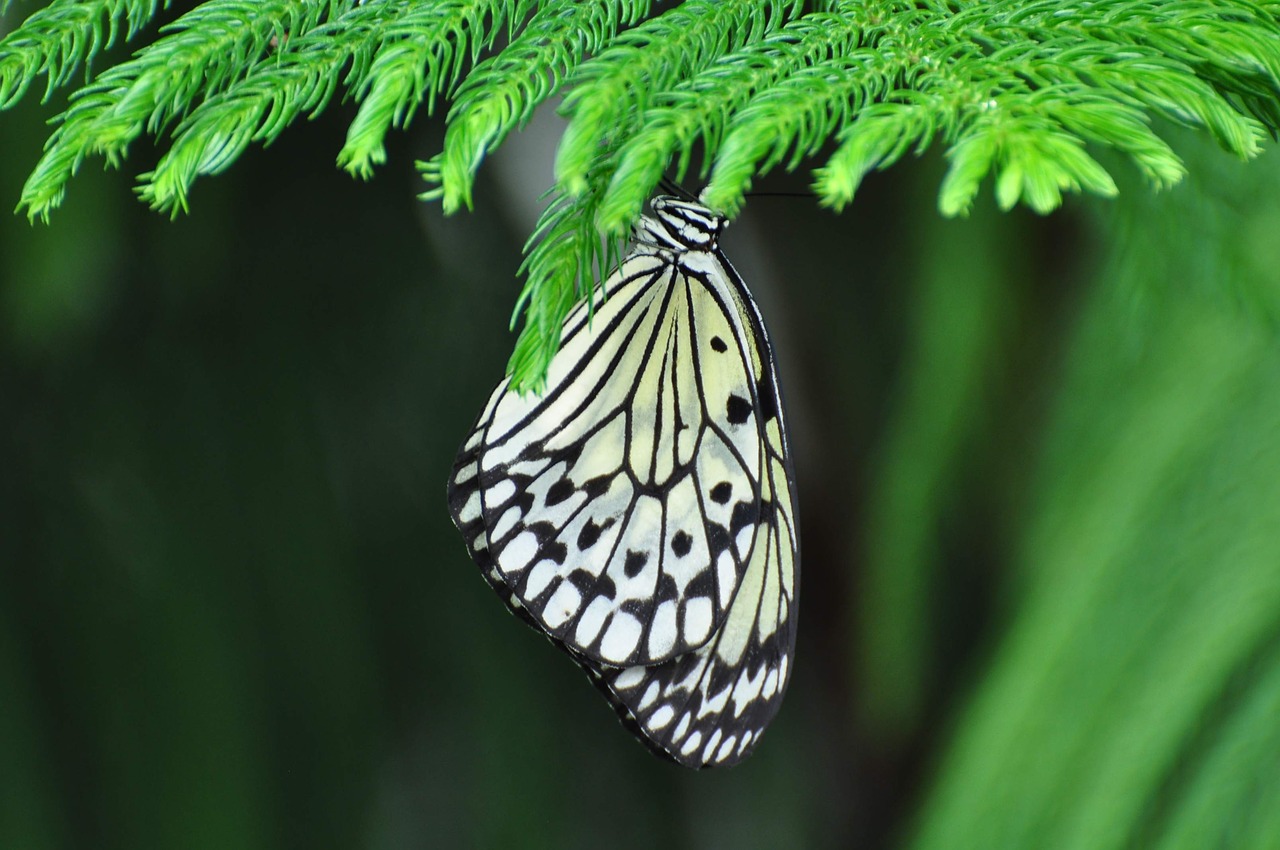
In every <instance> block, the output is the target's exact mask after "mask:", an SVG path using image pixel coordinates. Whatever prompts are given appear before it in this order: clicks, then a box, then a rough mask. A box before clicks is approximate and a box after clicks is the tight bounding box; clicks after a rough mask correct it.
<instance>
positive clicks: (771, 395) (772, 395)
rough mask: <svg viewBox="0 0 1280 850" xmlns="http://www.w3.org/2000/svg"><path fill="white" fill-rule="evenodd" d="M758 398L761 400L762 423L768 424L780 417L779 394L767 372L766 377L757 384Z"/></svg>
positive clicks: (766, 371)
mask: <svg viewBox="0 0 1280 850" xmlns="http://www.w3.org/2000/svg"><path fill="white" fill-rule="evenodd" d="M756 397H757V398H759V399H760V421H761V422H768V421H769V420H771V419H774V418H776V417H777V415H778V393H777V391H776V390H775V389H774V387H773V381H772V380H770V378H769V371H768V370H767V369H766V370H765V377H763V378H761V379H760V380H759V381H757V382H756Z"/></svg>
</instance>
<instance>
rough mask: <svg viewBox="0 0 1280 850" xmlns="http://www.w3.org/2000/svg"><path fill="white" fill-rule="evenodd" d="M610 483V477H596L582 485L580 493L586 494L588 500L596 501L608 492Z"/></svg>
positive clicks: (611, 479)
mask: <svg viewBox="0 0 1280 850" xmlns="http://www.w3.org/2000/svg"><path fill="white" fill-rule="evenodd" d="M611 483H613V476H612V475H597V476H596V477H595V478H592V479H589V480H588V481H587V482H586V483H584V484H583V485H582V492H584V493H586V494H587V498H588V499H598V498H600V497H601V496H603V495H604V494H605V493H607V492H609V485H610V484H611Z"/></svg>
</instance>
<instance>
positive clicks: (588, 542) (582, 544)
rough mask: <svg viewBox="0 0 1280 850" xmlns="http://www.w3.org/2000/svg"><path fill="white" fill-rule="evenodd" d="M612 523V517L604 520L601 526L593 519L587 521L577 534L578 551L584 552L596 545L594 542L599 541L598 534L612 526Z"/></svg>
mask: <svg viewBox="0 0 1280 850" xmlns="http://www.w3.org/2000/svg"><path fill="white" fill-rule="evenodd" d="M613 522H614V520H613V517H610V518H609V519H607V520H605V521H604V523H603V524H601V525H597V524H596V521H595V520H593V519H589V520H587V522H586V524H585V525H583V526H582V530H581V531H579V532H578V551H580V552H585V551H586V550H588V549H590V548H591V547H592V546H594V545H596V541H598V540H599V539H600V533H601V532H602V531H604V530H605V529H607V528H608V527H609V526H611V525H613Z"/></svg>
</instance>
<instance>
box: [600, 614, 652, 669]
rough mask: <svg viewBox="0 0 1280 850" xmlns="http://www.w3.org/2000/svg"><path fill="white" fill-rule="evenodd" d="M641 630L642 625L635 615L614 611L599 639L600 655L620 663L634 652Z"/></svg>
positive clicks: (642, 628)
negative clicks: (602, 635)
mask: <svg viewBox="0 0 1280 850" xmlns="http://www.w3.org/2000/svg"><path fill="white" fill-rule="evenodd" d="M643 632H644V626H643V625H641V623H640V621H639V620H637V619H636V618H635V617H633V616H631V615H630V614H628V613H627V612H625V611H618V612H616V613H615V614H614V615H613V620H612V621H611V622H610V623H609V627H608V628H607V629H605V633H604V637H603V638H602V639H601V640H600V656H601V657H602V658H604V660H606V661H612V662H614V663H617V664H621V663H622V662H624V661H626V660H627V659H628V658H630V657H631V653H633V652H635V649H636V644H638V643H639V642H640V635H641V634H642V633H643Z"/></svg>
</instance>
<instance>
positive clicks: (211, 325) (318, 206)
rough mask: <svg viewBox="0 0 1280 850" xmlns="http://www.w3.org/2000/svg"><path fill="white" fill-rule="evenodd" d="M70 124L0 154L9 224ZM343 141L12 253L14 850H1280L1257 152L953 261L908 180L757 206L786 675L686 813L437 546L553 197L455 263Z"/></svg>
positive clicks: (36, 131) (426, 221) (1264, 282)
mask: <svg viewBox="0 0 1280 850" xmlns="http://www.w3.org/2000/svg"><path fill="white" fill-rule="evenodd" d="M53 111H54V110H53V108H52V107H40V106H38V105H37V104H34V103H24V104H22V105H21V106H20V107H19V108H17V109H15V110H12V111H10V112H8V113H6V114H4V115H0V126H2V127H3V138H4V148H3V150H4V154H5V156H4V157H3V158H2V159H0V198H7V199H8V200H9V204H10V205H14V204H16V200H17V197H18V194H19V188H20V186H21V183H22V180H23V179H24V178H25V176H26V173H27V171H28V170H29V168H30V167H31V165H33V164H34V162H35V161H36V159H37V157H38V155H39V150H40V145H41V143H42V142H43V139H44V137H45V133H46V132H47V130H46V128H45V127H44V126H43V124H42V122H43V121H44V120H45V119H47V118H48V116H49V115H51V114H53ZM349 119H350V114H348V113H345V112H342V111H340V110H331V111H330V112H329V113H327V114H326V116H325V117H324V118H323V119H322V120H319V121H316V122H314V123H312V124H309V125H306V126H299V127H296V128H294V129H293V130H291V131H290V132H289V133H287V134H286V136H285V138H284V140H283V141H282V143H281V144H278V145H276V146H274V147H273V148H271V149H269V150H266V151H263V150H256V149H255V150H253V151H251V153H250V154H249V155H247V156H246V157H245V158H244V159H242V160H241V161H240V162H239V163H237V164H236V166H235V167H234V168H233V169H232V170H231V172H230V173H228V174H226V175H224V176H222V177H219V178H216V179H212V180H207V181H204V182H203V183H202V184H200V186H199V187H198V188H197V191H196V194H195V196H194V198H193V207H192V211H191V213H190V214H189V215H187V216H185V217H183V218H180V219H178V220H177V221H173V222H170V221H168V220H166V219H164V218H161V217H159V216H156V215H154V214H152V213H149V212H148V211H147V210H146V209H145V208H144V207H142V206H141V205H140V204H138V203H137V202H136V201H135V200H134V199H133V197H132V193H131V191H130V185H131V181H130V175H132V174H136V173H137V172H139V171H142V170H145V169H146V167H147V166H148V164H149V163H150V162H151V161H153V160H154V154H153V152H151V151H148V150H146V149H143V148H139V149H136V150H134V151H133V152H132V157H131V159H130V161H129V162H128V163H127V166H128V167H127V170H126V173H124V174H116V173H105V174H104V173H102V172H101V171H100V170H99V169H98V165H99V163H96V162H90V163H87V164H86V167H85V168H84V169H82V173H81V175H80V176H79V177H78V178H77V179H76V180H75V181H73V182H72V184H71V191H70V195H69V197H68V200H67V203H66V205H65V207H64V209H63V210H61V211H60V212H59V213H58V214H57V215H56V216H55V218H54V220H53V223H52V225H51V226H48V227H45V226H31V225H28V224H27V223H26V222H25V221H24V220H22V219H21V218H17V217H13V216H9V217H0V847H4V848H62V847H75V848H79V847H94V848H137V847H186V848H200V847H208V848H227V847H237V848H239V847H245V848H254V847H264V848H265V847H298V848H303V847H306V848H315V847H369V848H411V847H421V848H435V847H446V848H447V847H477V848H488V847H547V848H598V847H610V848H633V847H634V848H652V847H671V848H686V847H687V848H756V847H758V848H809V847H812V848H843V847H866V848H887V847H916V848H935V847H936V848H952V847H960V848H968V847H972V848H1000V847H1010V848H1019V847H1031V846H1035V847H1041V848H1044V847H1055V848H1087V850H1102V849H1103V848H1111V847H1115V848H1122V847H1161V848H1183V847H1185V848H1208V847H1232V848H1249V847H1257V848H1265V847H1271V848H1274V847H1277V846H1280V349H1278V346H1277V329H1276V319H1277V317H1280V238H1278V236H1280V160H1277V158H1276V156H1275V154H1274V152H1271V153H1269V154H1268V155H1267V156H1265V157H1263V159H1262V160H1260V161H1259V162H1256V163H1252V164H1248V165H1245V164H1241V163H1236V162H1234V161H1231V160H1230V159H1228V157H1227V156H1226V155H1225V154H1222V153H1220V152H1218V151H1216V150H1212V149H1208V148H1207V147H1205V145H1204V143H1203V142H1202V141H1201V140H1200V139H1199V138H1198V137H1194V136H1191V135H1185V134H1178V133H1173V132H1172V131H1170V133H1171V137H1172V138H1174V139H1175V141H1176V144H1177V148H1178V150H1179V152H1180V153H1182V154H1183V155H1184V156H1186V157H1187V159H1188V162H1189V164H1190V166H1191V170H1192V177H1191V178H1190V179H1188V180H1187V181H1186V182H1185V183H1184V184H1183V185H1182V186H1180V187H1178V188H1176V189H1175V190H1172V191H1168V192H1164V193H1159V194H1156V193H1152V192H1151V191H1149V190H1148V189H1147V188H1146V187H1144V186H1142V185H1140V184H1139V183H1138V182H1137V181H1136V179H1134V175H1133V174H1132V172H1131V171H1130V170H1128V169H1127V167H1126V166H1125V165H1124V164H1123V163H1115V164H1114V169H1113V170H1114V172H1115V173H1116V175H1117V177H1118V178H1120V182H1121V184H1122V195H1121V197H1120V199H1119V200H1117V201H1114V202H1109V203H1103V202H1092V201H1080V200H1076V201H1073V202H1071V203H1070V204H1069V205H1068V207H1067V208H1066V209H1064V210H1062V211H1060V212H1059V213H1057V214H1055V215H1053V216H1051V217H1048V218H1037V217H1034V216H1031V215H1029V214H1026V213H1024V212H1022V211H1015V212H1014V213H1011V214H1008V215H1002V214H999V213H998V212H996V211H995V210H994V209H993V208H992V205H991V204H990V203H986V204H984V205H983V206H982V207H980V208H979V209H978V210H976V211H975V212H974V214H973V215H972V216H971V217H970V218H968V219H966V220H959V221H943V220H941V219H940V218H939V217H938V216H937V214H936V212H935V206H934V204H935V193H936V188H937V186H938V181H939V178H940V175H941V173H942V168H943V165H944V164H943V163H942V162H940V161H938V160H935V159H928V158H926V159H925V160H923V161H919V162H913V163H910V164H908V165H906V166H904V167H900V168H896V169H894V170H893V171H892V172H891V173H889V174H887V175H880V176H877V177H875V178H873V179H872V180H870V181H869V183H868V185H867V187H866V189H865V190H864V193H863V196H862V197H860V199H859V202H858V203H857V204H856V205H855V207H854V209H853V210H851V211H850V212H849V213H847V214H845V215H842V216H834V215H832V214H829V213H827V212H824V211H820V210H818V209H817V208H816V206H815V205H814V204H813V203H812V202H811V201H808V200H805V199H785V198H757V199H753V200H752V202H751V203H750V204H749V207H748V209H747V211H746V212H745V214H744V215H743V216H742V218H741V219H740V220H739V221H738V222H737V223H735V225H734V227H733V229H732V230H731V232H730V235H729V237H728V238H727V240H726V250H727V252H728V253H729V255H730V256H731V257H733V258H734V260H735V263H736V264H737V266H738V268H739V271H741V272H742V274H743V276H744V277H745V278H746V279H747V280H748V281H749V282H750V283H751V284H752V286H753V288H754V290H755V292H756V295H757V296H758V298H759V300H760V301H761V303H762V305H763V309H764V311H765V315H766V316H767V317H768V319H769V321H770V324H771V328H772V331H773V334H774V336H775V341H776V343H777V345H778V348H779V356H780V358H781V359H782V366H783V370H784V374H783V380H784V384H785V388H786V391H787V396H788V401H789V403H790V414H791V421H792V432H793V433H792V439H793V443H794V451H795V454H796V458H797V464H798V477H799V487H800V506H801V519H802V522H801V532H802V538H803V548H802V554H803V562H802V563H803V566H802V569H803V593H802V597H801V599H802V605H801V621H800V622H801V626H800V628H801V637H800V645H799V650H798V658H797V666H796V676H795V679H794V683H793V686H792V689H791V691H790V694H789V696H788V699H787V702H786V704H785V706H784V708H783V710H782V712H781V713H780V715H779V717H778V719H777V721H776V722H775V724H774V726H773V728H772V729H771V731H770V732H769V734H768V736H767V737H766V739H765V741H764V743H763V744H762V746H761V747H760V749H759V750H758V751H757V753H756V755H755V756H753V757H752V758H751V759H750V760H749V761H748V762H747V763H745V764H744V765H742V766H741V767H738V768H735V769H732V770H726V771H721V772H715V771H711V772H703V773H690V772H687V771H684V770H682V769H680V768H677V767H674V766H671V765H668V764H666V763H663V762H660V761H658V760H656V759H655V758H653V757H652V756H651V755H649V753H648V752H647V751H646V750H645V749H644V748H643V747H642V746H641V745H639V744H638V743H636V742H635V741H634V740H633V739H632V738H631V737H630V736H629V735H628V734H626V733H625V732H624V731H623V730H622V729H621V728H620V727H619V725H618V724H617V722H616V721H615V720H614V718H613V715H612V712H611V711H609V709H608V708H607V706H606V705H605V704H604V702H603V701H602V700H601V699H600V698H599V697H598V696H597V695H596V694H595V693H594V690H593V688H592V687H591V685H590V684H589V683H588V682H587V680H586V679H585V677H583V676H582V675H581V673H580V672H579V671H578V670H577V668H576V667H575V665H574V664H572V662H571V661H570V660H569V659H568V658H566V657H563V656H561V655H560V654H559V653H556V652H554V651H553V650H552V649H551V648H550V647H549V646H548V645H547V644H546V642H545V641H544V640H542V639H541V638H540V637H538V636H537V635H536V634H534V633H533V632H532V631H530V630H528V629H526V628H525V627H524V626H523V625H521V624H520V623H519V622H518V621H517V620H515V619H514V618H512V617H510V616H509V615H508V614H507V613H506V611H505V608H504V606H503V605H502V604H501V603H500V602H499V601H498V600H497V599H495V598H493V596H492V594H491V592H490V591H489V590H488V588H487V587H486V586H485V584H484V582H483V581H481V580H480V578H479V576H478V575H477V574H476V571H475V569H474V567H473V566H472V565H471V563H470V562H469V561H468V559H467V556H466V553H465V551H464V548H463V545H462V541H461V539H460V537H459V536H458V534H457V533H456V532H455V530H454V529H453V527H452V525H451V524H450V522H449V519H448V515H447V512H446V510H445V504H444V482H445V479H446V476H447V474H448V470H449V468H450V465H451V462H452V459H453V454H454V451H455V450H456V448H457V445H458V443H459V442H460V440H461V438H462V437H463V435H464V434H465V432H466V431H467V429H468V427H469V426H470V424H471V421H472V419H473V417H474V416H475V414H476V413H477V412H478V410H479V408H480V405H481V404H482V403H483V401H484V399H485V398H486V397H487V395H488V392H489V391H490V389H491V387H492V385H493V384H494V383H495V382H496V381H497V379H498V378H499V377H500V376H501V374H502V370H503V366H504V363H505V360H506V357H507V355H508V354H509V350H510V346H511V343H512V340H513V337H512V336H511V335H510V334H508V333H507V332H506V331H505V325H506V320H507V316H508V314H509V311H510V308H511V306H512V304H513V303H514V300H515V296H516V293H517V292H518V287H519V282H518V280H517V279H516V278H515V274H514V273H515V269H516V267H517V266H518V264H519V261H520V252H519V248H520V245H521V243H522V242H523V240H524V239H525V237H526V235H527V233H528V230H529V227H530V222H529V221H528V220H527V216H521V215H518V214H517V212H516V211H515V206H514V205H513V204H512V203H511V201H510V199H511V197H512V196H513V195H520V194H521V193H523V196H524V197H525V198H526V203H527V201H528V198H529V197H531V196H532V193H533V192H536V191H537V190H538V189H540V188H542V187H544V186H545V185H547V184H548V183H549V181H550V175H549V172H547V173H543V171H545V163H542V162H541V161H539V165H538V169H543V170H538V169H534V168H532V167H531V168H530V169H528V170H529V171H530V173H531V174H532V177H530V178H529V181H528V183H527V184H520V185H516V183H515V182H513V181H512V180H510V179H508V178H507V177H504V175H509V174H511V173H518V172H519V171H520V166H521V164H522V162H521V160H520V157H521V156H522V154H520V153H516V154H514V155H513V156H514V157H515V159H508V160H507V163H506V166H505V167H503V168H495V169H489V170H487V171H486V172H485V176H486V177H487V178H488V182H487V183H484V184H483V185H482V188H481V191H480V193H479V195H478V198H477V209H476V211H475V212H474V214H471V215H462V216H457V217H455V218H452V219H445V218H443V217H442V216H441V215H440V213H439V210H438V208H436V207H434V206H432V205H428V204H423V203H420V202H418V201H416V200H415V199H414V193H415V192H416V191H418V190H419V188H420V187H419V185H418V182H417V179H416V177H415V176H414V174H413V171H412V166H411V163H412V160H413V158H414V157H415V156H418V157H421V156H424V155H425V154H427V153H429V152H431V151H432V150H435V149H438V146H439V141H440V140H439V127H438V126H437V125H435V124H432V123H431V122H430V121H427V120H425V119H423V120H420V121H419V122H418V124H417V125H416V126H415V129H414V131H413V132H412V133H408V134H400V135H398V136H396V137H395V138H393V139H392V140H391V149H390V151H389V162H390V163H391V165H389V166H388V167H387V168H385V169H384V170H383V172H382V173H381V174H380V175H379V176H378V177H377V179H375V180H374V181H373V182H371V183H368V184H361V183H358V182H355V181H352V180H350V179H349V178H347V177H346V176H345V175H343V174H341V173H339V172H338V171H336V170H335V168H334V166H333V157H334V153H335V151H336V150H337V149H338V148H339V147H340V145H341V138H342V133H343V128H344V127H345V122H346V121H348V120H349ZM518 150H519V149H518V148H517V151H518ZM527 155H528V156H530V157H532V154H527ZM767 182H768V181H767ZM529 185H532V186H533V189H532V190H530V189H529ZM797 186H801V187H802V186H803V180H802V179H801V178H799V177H794V178H785V177H783V178H779V179H776V180H774V181H772V182H771V183H770V185H767V186H765V187H764V188H773V189H777V188H784V189H794V188H796V187H797Z"/></svg>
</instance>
